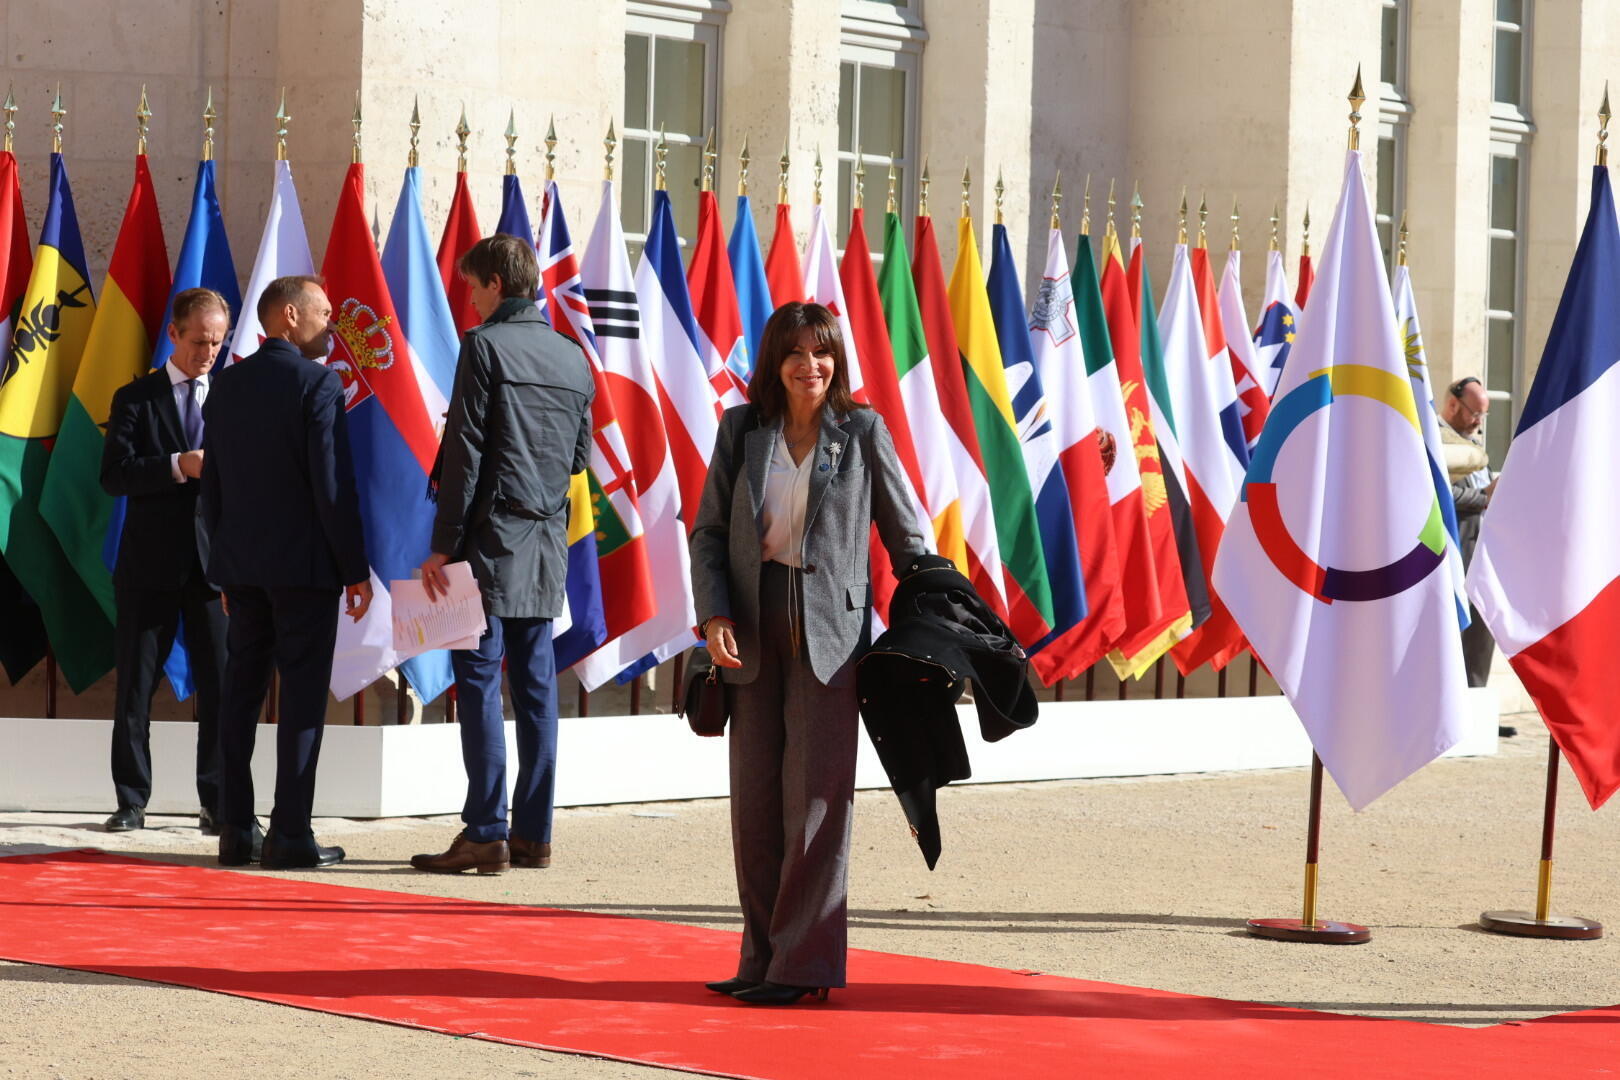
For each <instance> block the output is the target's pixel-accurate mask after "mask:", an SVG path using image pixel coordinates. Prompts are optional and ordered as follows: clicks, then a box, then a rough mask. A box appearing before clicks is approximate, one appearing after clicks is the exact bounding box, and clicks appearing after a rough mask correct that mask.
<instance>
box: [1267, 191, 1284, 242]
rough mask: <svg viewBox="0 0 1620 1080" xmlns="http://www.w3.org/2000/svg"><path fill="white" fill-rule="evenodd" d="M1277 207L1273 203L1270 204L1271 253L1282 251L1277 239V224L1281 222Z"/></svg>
mask: <svg viewBox="0 0 1620 1080" xmlns="http://www.w3.org/2000/svg"><path fill="white" fill-rule="evenodd" d="M1279 205H1280V204H1278V203H1275V202H1274V203H1272V204H1271V247H1270V248H1269V250H1271V251H1281V250H1282V242H1281V241H1280V240H1278V239H1277V223H1278V222H1279V221H1281V220H1282V215H1280V214H1279V213H1277V209H1278V206H1279Z"/></svg>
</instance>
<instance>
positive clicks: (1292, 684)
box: [1214, 150, 1615, 810]
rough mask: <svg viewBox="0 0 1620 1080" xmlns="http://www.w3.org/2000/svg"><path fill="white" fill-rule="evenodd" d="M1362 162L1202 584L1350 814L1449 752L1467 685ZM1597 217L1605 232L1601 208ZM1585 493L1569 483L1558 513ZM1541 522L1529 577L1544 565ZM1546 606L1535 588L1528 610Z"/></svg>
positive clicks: (1587, 495)
mask: <svg viewBox="0 0 1620 1080" xmlns="http://www.w3.org/2000/svg"><path fill="white" fill-rule="evenodd" d="M1362 168H1363V164H1362V157H1361V152H1360V151H1359V150H1351V151H1349V152H1348V153H1347V156H1346V159H1345V170H1344V187H1343V189H1342V195H1341V197H1340V200H1339V207H1338V211H1337V212H1336V213H1335V215H1334V218H1333V225H1332V226H1331V227H1330V228H1329V229H1328V235H1327V240H1326V242H1325V243H1324V244H1323V245H1322V250H1323V255H1322V277H1321V288H1320V289H1318V290H1317V296H1316V299H1315V300H1314V303H1315V304H1316V305H1317V307H1316V312H1317V314H1316V315H1315V316H1313V318H1312V319H1311V322H1310V324H1309V325H1308V326H1307V327H1306V330H1305V333H1304V334H1303V335H1302V336H1301V337H1300V339H1299V341H1298V342H1297V343H1296V347H1295V352H1294V356H1293V358H1292V359H1291V361H1290V363H1289V366H1288V368H1287V370H1286V371H1284V372H1283V380H1282V383H1281V384H1280V385H1279V386H1278V388H1277V398H1276V400H1275V402H1273V406H1272V410H1271V419H1270V421H1269V422H1268V423H1267V424H1266V427H1265V430H1264V431H1263V432H1261V435H1260V444H1259V445H1258V446H1257V447H1256V448H1255V452H1254V458H1253V460H1252V461H1251V462H1250V465H1249V471H1248V474H1247V475H1246V476H1245V477H1244V483H1243V490H1242V493H1241V495H1240V498H1239V501H1238V503H1237V506H1236V507H1235V508H1234V509H1233V511H1232V518H1231V520H1230V521H1229V522H1227V526H1226V533H1225V534H1224V536H1223V537H1222V539H1221V548H1220V551H1219V553H1217V555H1216V557H1215V582H1214V584H1215V588H1216V590H1217V592H1218V593H1219V594H1220V596H1221V599H1222V600H1223V601H1225V603H1226V605H1227V606H1228V607H1229V608H1230V609H1231V612H1232V615H1233V617H1235V618H1236V619H1237V621H1238V624H1239V625H1240V626H1241V627H1242V628H1243V632H1244V634H1245V635H1246V636H1247V637H1248V639H1249V642H1250V644H1251V645H1252V646H1253V648H1254V653H1255V655H1256V656H1257V657H1259V659H1260V661H1261V662H1262V663H1264V664H1265V665H1266V668H1267V670H1269V671H1270V672H1271V673H1272V675H1273V676H1275V677H1276V679H1277V684H1278V685H1279V686H1280V687H1282V690H1283V693H1284V694H1286V695H1287V697H1288V702H1289V704H1290V705H1292V706H1293V707H1294V711H1295V712H1296V713H1298V714H1299V718H1300V721H1301V723H1303V724H1304V726H1305V730H1306V732H1307V733H1308V734H1309V735H1310V739H1311V742H1312V744H1313V745H1314V746H1315V747H1316V752H1317V753H1318V754H1319V755H1320V756H1321V758H1322V764H1323V765H1324V766H1325V767H1326V768H1327V771H1328V772H1329V773H1331V774H1332V775H1333V779H1334V782H1335V783H1337V784H1338V786H1339V790H1340V791H1342V792H1344V796H1345V799H1346V800H1347V801H1348V802H1349V803H1350V806H1351V807H1352V808H1353V809H1357V810H1359V809H1362V808H1363V807H1365V806H1367V805H1368V804H1369V803H1371V802H1372V801H1373V800H1374V799H1376V798H1378V796H1379V795H1381V794H1383V793H1384V792H1385V791H1388V790H1389V789H1390V788H1391V787H1394V786H1395V785H1396V784H1397V783H1399V782H1400V781H1401V780H1402V779H1404V778H1405V777H1406V776H1408V775H1410V774H1411V773H1413V772H1415V771H1416V770H1418V769H1419V768H1422V767H1423V766H1424V765H1425V764H1427V763H1428V762H1430V761H1432V760H1433V759H1434V758H1436V757H1438V756H1440V755H1441V754H1442V753H1444V752H1445V751H1446V750H1447V749H1448V748H1450V747H1451V746H1453V745H1455V744H1456V742H1457V741H1458V739H1459V738H1461V736H1462V734H1463V730H1464V724H1465V722H1466V713H1467V692H1468V688H1467V684H1466V681H1465V679H1464V677H1463V659H1462V639H1461V636H1460V635H1459V634H1458V632H1457V605H1456V600H1455V599H1454V597H1453V595H1452V591H1451V574H1450V571H1449V570H1448V569H1447V565H1446V548H1447V547H1448V546H1449V544H1450V538H1449V537H1448V536H1447V535H1446V530H1445V525H1444V524H1443V522H1442V520H1441V516H1440V508H1439V504H1438V502H1437V500H1436V498H1435V490H1434V483H1433V481H1432V479H1431V477H1430V473H1429V464H1428V454H1427V452H1426V450H1425V449H1424V442H1423V431H1422V424H1421V421H1420V417H1419V414H1418V410H1417V406H1416V401H1415V400H1414V397H1413V394H1412V384H1411V382H1410V380H1409V379H1408V378H1407V373H1406V357H1405V355H1404V350H1403V349H1402V347H1401V336H1400V333H1399V331H1398V329H1397V326H1396V322H1395V310H1394V305H1393V304H1392V303H1391V301H1390V295H1389V278H1388V276H1387V275H1386V273H1385V269H1384V258H1383V253H1382V252H1381V251H1380V249H1379V246H1378V231H1377V228H1376V227H1375V226H1374V223H1373V209H1372V200H1371V199H1370V198H1369V197H1368V192H1367V187H1366V183H1365V181H1364V180H1363V178H1362ZM1603 209H1604V214H1605V215H1607V218H1608V220H1607V222H1606V225H1607V227H1608V229H1609V230H1610V231H1611V232H1612V231H1613V230H1614V227H1615V225H1614V212H1613V209H1612V207H1609V206H1607V205H1605V207H1604V208H1603ZM1614 284H1615V279H1613V278H1612V277H1611V278H1610V279H1608V281H1606V282H1605V285H1606V286H1612V285H1614ZM1603 304H1604V312H1605V315H1606V314H1607V307H1608V304H1609V301H1608V300H1607V299H1605V300H1604V301H1603ZM1604 427H1605V429H1607V428H1608V427H1609V424H1608V422H1607V420H1606V419H1605V422H1604ZM1605 441H1606V440H1605ZM1571 465H1573V462H1571V461H1569V460H1567V459H1563V460H1560V461H1559V468H1560V469H1564V468H1568V467H1570V466H1571ZM1526 479H1529V477H1526ZM1549 481H1551V482H1553V483H1557V482H1558V480H1554V479H1552V478H1550V477H1549V476H1547V475H1542V476H1541V477H1539V482H1540V483H1541V484H1542V485H1546V484H1547V483H1548V482H1549ZM1535 482H1537V481H1532V483H1535ZM1593 494H1594V493H1593V492H1591V491H1589V490H1586V489H1582V491H1581V495H1580V499H1579V500H1576V501H1575V502H1573V503H1570V504H1567V507H1568V512H1569V513H1570V514H1572V515H1578V514H1579V513H1580V510H1579V506H1580V504H1582V503H1586V504H1590V501H1591V499H1592V497H1593ZM1492 516H1493V515H1492V514H1487V515H1486V518H1487V521H1489V520H1490V519H1491V517H1492ZM1507 520H1510V521H1514V522H1515V524H1517V523H1519V522H1521V521H1528V520H1532V519H1528V518H1518V517H1517V516H1516V515H1513V514H1512V512H1511V511H1510V513H1509V515H1508V516H1507ZM1545 520H1546V519H1541V520H1540V521H1539V522H1538V524H1539V525H1540V526H1541V528H1542V537H1541V538H1540V542H1539V543H1538V544H1537V545H1536V546H1537V562H1538V564H1539V566H1541V567H1546V566H1548V565H1549V563H1551V562H1552V561H1554V560H1553V559H1550V558H1549V555H1548V545H1547V544H1546V542H1545ZM1564 520H1566V521H1567V520H1570V519H1569V518H1568V517H1565V518H1564ZM1573 531H1574V530H1572V532H1573ZM1602 542H1603V544H1604V545H1608V544H1609V542H1610V538H1609V537H1607V536H1605V537H1604V538H1603V541H1602ZM1475 562H1476V569H1477V568H1478V563H1479V560H1478V559H1477V558H1476V560H1475ZM1545 599H1546V594H1545V593H1538V596H1537V597H1536V600H1537V602H1538V607H1539V608H1540V609H1541V610H1546V609H1545V607H1544V606H1542V605H1543V603H1544V601H1545ZM1604 648H1605V652H1607V651H1608V643H1607V642H1605V646H1604Z"/></svg>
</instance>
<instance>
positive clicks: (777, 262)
mask: <svg viewBox="0 0 1620 1080" xmlns="http://www.w3.org/2000/svg"><path fill="white" fill-rule="evenodd" d="M765 280H766V283H767V284H769V286H770V289H771V305H772V306H773V307H781V306H782V305H783V304H791V303H793V301H795V300H799V301H802V300H804V298H805V296H804V269H803V267H801V266H800V265H799V244H798V241H797V240H795V239H794V238H793V208H792V207H791V206H789V205H788V204H787V203H777V204H776V232H774V233H773V234H772V235H771V251H770V254H768V255H766V256H765Z"/></svg>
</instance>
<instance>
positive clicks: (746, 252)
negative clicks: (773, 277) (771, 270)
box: [726, 195, 776, 383]
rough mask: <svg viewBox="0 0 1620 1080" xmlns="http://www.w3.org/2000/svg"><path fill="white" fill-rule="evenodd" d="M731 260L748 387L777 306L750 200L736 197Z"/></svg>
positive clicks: (746, 197)
mask: <svg viewBox="0 0 1620 1080" xmlns="http://www.w3.org/2000/svg"><path fill="white" fill-rule="evenodd" d="M726 252H727V254H728V255H729V256H730V257H731V277H732V280H733V281H734V282H735V283H736V286H737V310H738V311H739V312H740V313H741V314H742V321H743V341H744V342H745V343H746V344H747V349H748V351H747V357H748V370H747V371H744V372H740V373H739V374H741V376H742V378H743V381H744V382H745V383H746V382H747V381H748V379H749V377H750V376H752V375H753V372H754V359H755V358H756V357H757V356H759V341H760V338H761V337H762V336H763V335H764V333H765V324H766V323H767V322H769V321H770V318H771V313H772V312H773V311H775V310H776V306H775V305H774V304H772V303H771V286H770V282H769V281H767V280H766V278H765V260H764V258H763V257H762V256H761V255H760V253H759V234H758V233H756V232H755V231H754V214H753V211H752V210H751V209H750V208H749V204H748V196H746V195H739V196H737V220H736V222H735V224H733V225H732V226H731V240H730V241H729V242H728V243H727V244H726Z"/></svg>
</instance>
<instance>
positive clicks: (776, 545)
mask: <svg viewBox="0 0 1620 1080" xmlns="http://www.w3.org/2000/svg"><path fill="white" fill-rule="evenodd" d="M815 457H816V455H815V447H814V445H812V446H811V448H810V452H809V453H807V454H805V455H804V460H803V461H802V462H800V463H799V464H797V465H795V464H794V463H793V454H792V452H791V451H790V450H788V445H787V438H786V437H785V436H783V435H780V434H779V435H777V437H776V441H775V443H774V444H773V445H772V449H771V468H770V472H769V473H767V474H766V476H765V506H764V508H763V511H762V513H761V515H760V523H761V525H763V527H764V535H763V536H761V537H760V544H759V546H760V557H761V559H763V560H764V561H765V562H773V561H774V562H779V563H782V564H784V565H786V566H801V567H802V566H803V560H802V556H803V554H804V514H805V507H806V505H807V503H808V501H809V497H810V470H811V468H812V467H813V466H812V464H811V463H812V462H813V461H814V460H815Z"/></svg>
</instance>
